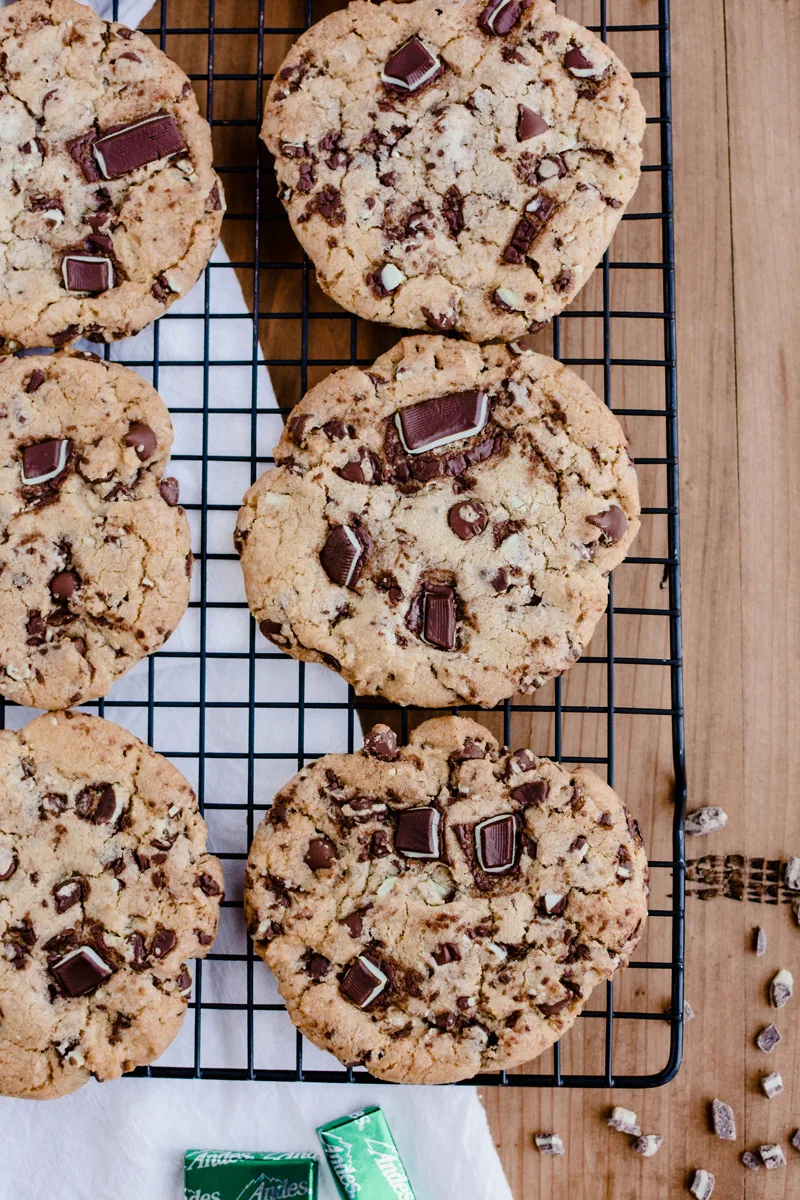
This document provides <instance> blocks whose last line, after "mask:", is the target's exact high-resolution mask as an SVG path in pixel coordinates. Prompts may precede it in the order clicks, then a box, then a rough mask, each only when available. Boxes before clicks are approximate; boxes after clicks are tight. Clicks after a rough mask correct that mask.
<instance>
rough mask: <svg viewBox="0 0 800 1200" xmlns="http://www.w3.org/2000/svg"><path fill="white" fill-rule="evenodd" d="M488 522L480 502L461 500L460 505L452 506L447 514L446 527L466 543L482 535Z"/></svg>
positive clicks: (487, 515) (486, 514)
mask: <svg viewBox="0 0 800 1200" xmlns="http://www.w3.org/2000/svg"><path fill="white" fill-rule="evenodd" d="M488 522H489V514H488V513H487V511H486V509H485V508H484V506H483V505H482V504H481V502H480V500H462V501H461V503H460V504H454V505H453V507H452V508H451V509H450V512H449V513H448V514H447V523H448V525H449V526H450V528H451V529H452V531H453V533H454V534H455V535H456V537H459V538H461V540H462V542H468V541H469V540H470V538H474V537H477V535H478V534H479V533H483V531H484V529H485V528H486V526H487V524H488Z"/></svg>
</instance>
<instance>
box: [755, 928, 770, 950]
mask: <svg viewBox="0 0 800 1200" xmlns="http://www.w3.org/2000/svg"><path fill="white" fill-rule="evenodd" d="M753 949H754V950H755V952H756V955H757V956H758V957H759V958H760V957H761V955H762V954H766V953H767V931H766V929H762V928H761V926H759V927H758V928H757V929H755V930H753Z"/></svg>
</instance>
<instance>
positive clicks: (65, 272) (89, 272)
mask: <svg viewBox="0 0 800 1200" xmlns="http://www.w3.org/2000/svg"><path fill="white" fill-rule="evenodd" d="M61 274H62V277H63V279H64V287H65V288H66V289H67V290H68V291H70V292H88V293H89V294H90V295H93V296H96V295H99V293H100V292H107V291H109V289H110V288H113V286H114V268H113V266H112V264H111V259H109V258H99V257H95V256H93V255H90V254H65V255H64V258H63V259H62V260H61Z"/></svg>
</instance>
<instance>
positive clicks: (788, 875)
mask: <svg viewBox="0 0 800 1200" xmlns="http://www.w3.org/2000/svg"><path fill="white" fill-rule="evenodd" d="M783 882H784V883H785V884H786V887H787V888H788V889H789V891H790V892H800V858H794V857H793V858H790V859H789V861H788V862H787V863H786V866H785V867H784V869H783Z"/></svg>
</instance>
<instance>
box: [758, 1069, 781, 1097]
mask: <svg viewBox="0 0 800 1200" xmlns="http://www.w3.org/2000/svg"><path fill="white" fill-rule="evenodd" d="M761 1090H762V1092H763V1093H764V1095H765V1096H766V1097H767V1099H768V1100H774V1099H775V1097H776V1096H780V1094H781V1092H782V1091H783V1079H782V1078H781V1076H780V1075H779V1074H778V1072H777V1071H773V1072H772V1074H771V1075H764V1076H762V1078H761Z"/></svg>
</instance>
